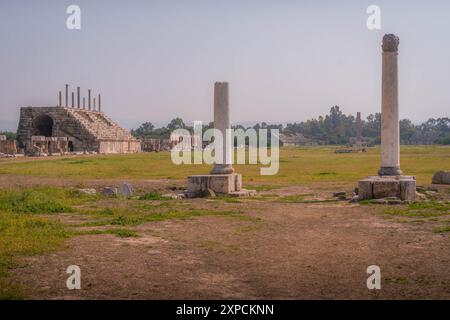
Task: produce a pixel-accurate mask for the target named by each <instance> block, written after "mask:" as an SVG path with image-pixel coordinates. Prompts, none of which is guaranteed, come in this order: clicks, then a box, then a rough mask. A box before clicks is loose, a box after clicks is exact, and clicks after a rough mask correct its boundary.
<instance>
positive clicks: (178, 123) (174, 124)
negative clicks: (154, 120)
mask: <svg viewBox="0 0 450 320" xmlns="http://www.w3.org/2000/svg"><path fill="white" fill-rule="evenodd" d="M167 129H169V130H170V131H173V130H177V129H186V124H185V123H184V121H183V119H181V118H175V119H173V120H172V121H170V123H169V124H168V125H167Z"/></svg>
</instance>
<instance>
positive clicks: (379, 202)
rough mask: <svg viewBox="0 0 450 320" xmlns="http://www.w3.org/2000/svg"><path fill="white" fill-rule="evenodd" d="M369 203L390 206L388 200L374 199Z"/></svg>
mask: <svg viewBox="0 0 450 320" xmlns="http://www.w3.org/2000/svg"><path fill="white" fill-rule="evenodd" d="M369 202H370V203H372V204H388V201H387V200H386V199H372V200H370V201H369Z"/></svg>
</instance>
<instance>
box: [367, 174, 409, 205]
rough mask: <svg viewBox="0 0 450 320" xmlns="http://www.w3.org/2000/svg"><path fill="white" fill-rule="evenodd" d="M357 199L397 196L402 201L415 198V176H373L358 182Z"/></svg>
mask: <svg viewBox="0 0 450 320" xmlns="http://www.w3.org/2000/svg"><path fill="white" fill-rule="evenodd" d="M358 198H359V200H360V201H361V200H371V199H384V198H398V199H400V200H403V201H414V200H415V199H416V178H415V177H413V176H374V177H367V178H365V179H363V180H360V181H359V183H358Z"/></svg>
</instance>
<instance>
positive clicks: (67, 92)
mask: <svg viewBox="0 0 450 320" xmlns="http://www.w3.org/2000/svg"><path fill="white" fill-rule="evenodd" d="M67 107H69V85H68V84H66V108H67Z"/></svg>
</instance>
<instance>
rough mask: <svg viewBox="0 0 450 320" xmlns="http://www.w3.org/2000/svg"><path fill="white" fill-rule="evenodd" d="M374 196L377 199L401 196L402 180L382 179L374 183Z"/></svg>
mask: <svg viewBox="0 0 450 320" xmlns="http://www.w3.org/2000/svg"><path fill="white" fill-rule="evenodd" d="M373 197H374V198H375V199H380V198H387V197H398V198H400V182H399V181H398V180H394V179H380V180H378V181H374V183H373Z"/></svg>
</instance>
